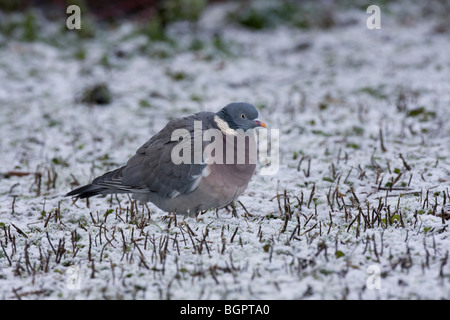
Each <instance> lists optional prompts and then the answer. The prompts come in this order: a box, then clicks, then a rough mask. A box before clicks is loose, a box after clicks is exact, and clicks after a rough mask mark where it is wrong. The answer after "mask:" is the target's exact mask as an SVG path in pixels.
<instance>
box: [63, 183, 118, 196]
mask: <svg viewBox="0 0 450 320" xmlns="http://www.w3.org/2000/svg"><path fill="white" fill-rule="evenodd" d="M106 193H111V190H109V189H108V188H105V187H104V186H99V185H96V184H92V183H91V184H88V185H85V186H82V187H80V188H77V189H75V190H72V191H70V192H68V193H67V194H66V197H69V196H73V197H75V196H76V197H78V198H81V199H84V198H89V197H92V196H96V195H98V194H106Z"/></svg>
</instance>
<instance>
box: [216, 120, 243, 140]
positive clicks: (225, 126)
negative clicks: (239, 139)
mask: <svg viewBox="0 0 450 320" xmlns="http://www.w3.org/2000/svg"><path fill="white" fill-rule="evenodd" d="M214 121H215V122H216V123H217V126H218V127H219V129H220V131H222V132H223V133H224V134H231V135H233V136H235V135H237V134H238V133H237V131H236V130H234V129H231V128H230V126H229V125H228V123H227V122H226V121H224V120H222V119H220V118H219V117H218V116H214Z"/></svg>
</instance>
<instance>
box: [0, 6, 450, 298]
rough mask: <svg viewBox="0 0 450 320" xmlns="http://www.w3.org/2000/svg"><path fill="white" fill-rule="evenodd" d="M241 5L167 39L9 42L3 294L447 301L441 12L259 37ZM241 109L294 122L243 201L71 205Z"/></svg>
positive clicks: (49, 37)
mask: <svg viewBox="0 0 450 320" xmlns="http://www.w3.org/2000/svg"><path fill="white" fill-rule="evenodd" d="M232 9H233V7H232V6H230V5H229V4H227V5H219V6H218V5H215V6H210V7H208V8H207V10H206V11H205V12H204V14H203V16H202V18H201V19H200V21H199V22H198V23H197V25H196V26H195V28H193V27H192V25H189V24H185V23H178V24H174V25H172V26H171V27H170V29H169V30H168V36H169V40H167V39H166V40H164V41H149V38H148V37H147V36H146V35H145V34H143V33H142V32H137V31H136V29H137V28H136V26H134V25H131V24H129V23H124V24H122V25H120V26H117V27H115V28H114V29H110V30H109V29H104V30H99V31H97V34H96V36H95V37H94V38H87V39H85V38H79V37H77V36H74V33H69V32H66V33H65V35H64V37H65V38H66V39H65V40H60V38H61V37H62V36H61V35H60V36H59V37H60V38H58V37H56V36H54V33H55V32H60V30H61V26H60V25H58V22H53V23H50V22H46V23H45V28H44V30H42V31H40V32H42V34H41V33H39V34H38V39H37V40H36V39H35V40H34V41H31V42H27V41H24V40H23V39H21V38H20V29H18V31H17V32H16V34H15V36H16V38H14V37H13V39H14V40H11V39H9V38H6V36H5V35H2V36H0V40H1V41H0V43H1V44H0V52H1V54H0V83H1V85H0V105H1V107H0V136H1V139H0V153H1V155H0V157H1V162H0V173H1V176H0V179H1V184H0V245H1V250H0V298H1V299H43V298H44V299H45V298H46V299H62V298H63V299H104V298H112V299H302V298H309V299H342V298H344V299H345V298H346V299H449V298H450V261H448V260H449V258H448V255H449V248H450V237H449V232H450V231H449V217H450V207H449V204H450V195H449V184H450V148H449V146H450V125H449V123H450V82H449V77H448V75H449V72H450V56H449V55H448V52H450V42H449V41H448V33H446V32H440V31H441V29H442V28H443V27H442V26H441V25H439V23H438V22H439V21H438V16H434V15H430V14H429V15H427V16H426V17H427V19H421V15H422V13H423V12H422V11H421V10H423V8H421V7H419V6H407V7H402V6H400V5H398V6H396V7H394V6H391V7H389V8H388V9H389V10H387V9H386V14H384V13H383V15H382V25H381V27H382V28H381V30H368V29H367V28H366V24H365V22H366V19H367V17H368V15H367V14H366V12H365V9H364V8H361V7H357V8H346V9H345V10H342V11H339V12H335V13H334V25H333V26H332V27H331V28H321V27H311V28H298V27H294V26H290V25H282V24H281V25H277V26H276V27H273V28H263V29H261V30H257V31H255V30H253V29H251V28H246V27H243V26H242V25H239V24H238V23H232V22H230V21H229V16H227V15H226V14H224V12H225V11H226V10H232ZM382 10H384V8H382ZM383 12H384V11H383ZM227 17H228V18H227ZM408 17H409V18H408ZM12 18H14V19H16V20H17V21H21V20H20V19H22V16H21V15H19V16H14V17H12ZM38 21H39V20H38ZM444 27H445V26H444ZM447 27H448V26H447ZM447 30H448V29H447ZM74 32H76V31H74ZM39 37H42V38H39ZM232 101H247V102H250V103H252V104H254V105H255V106H257V107H258V109H259V110H260V119H261V120H263V121H265V122H266V123H267V124H268V126H269V129H270V128H277V129H280V167H279V170H278V172H277V174H275V175H272V176H263V175H261V174H260V170H261V166H262V165H261V166H259V168H258V169H257V172H256V174H255V176H254V177H253V179H252V181H251V183H250V185H249V187H248V189H247V190H246V192H245V194H244V195H243V196H242V197H240V198H239V201H240V202H239V203H236V206H235V208H231V207H230V208H226V209H220V210H218V211H214V210H213V211H209V212H206V213H204V214H201V215H199V216H197V217H183V216H176V217H175V216H173V215H169V214H166V213H164V212H162V211H160V210H158V209H157V208H155V207H154V206H153V205H152V204H151V203H149V204H148V205H145V206H143V205H141V204H139V203H135V202H132V201H130V199H129V198H128V197H127V196H125V195H122V196H118V197H114V196H113V197H103V198H102V197H95V198H91V199H89V201H81V200H78V201H75V202H74V201H73V199H70V198H65V197H64V194H65V193H66V192H68V191H69V190H71V189H72V188H73V187H75V186H77V185H79V184H86V183H88V182H90V180H91V179H92V178H94V177H95V176H97V175H99V174H101V173H103V172H105V171H107V170H109V169H114V168H116V167H118V166H120V165H122V164H123V163H124V162H125V161H126V160H127V159H128V157H130V156H131V155H133V154H134V152H135V151H136V149H137V148H138V147H140V146H141V145H142V144H143V143H144V142H145V141H146V140H147V139H148V138H150V137H151V136H152V135H153V134H155V133H156V132H157V131H158V130H160V129H161V128H162V127H163V125H164V124H165V123H166V122H167V121H168V120H170V119H172V118H174V117H179V116H184V115H187V114H190V113H193V112H197V111H199V110H209V111H215V110H218V109H219V108H221V107H222V106H223V105H225V104H227V103H229V102H232Z"/></svg>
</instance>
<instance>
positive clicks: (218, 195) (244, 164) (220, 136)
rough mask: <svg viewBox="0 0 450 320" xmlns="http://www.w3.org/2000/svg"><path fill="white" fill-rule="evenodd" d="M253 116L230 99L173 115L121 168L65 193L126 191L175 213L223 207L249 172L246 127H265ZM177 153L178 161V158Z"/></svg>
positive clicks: (251, 155)
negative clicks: (220, 104) (216, 107)
mask: <svg viewBox="0 0 450 320" xmlns="http://www.w3.org/2000/svg"><path fill="white" fill-rule="evenodd" d="M257 117H258V111H257V110H256V108H255V107H254V106H253V105H251V104H249V103H244V102H235V103H230V104H228V105H227V106H225V107H223V108H222V109H221V110H220V111H219V112H217V113H213V112H199V113H196V114H193V115H190V116H187V117H183V118H178V119H174V120H172V121H170V122H169V123H167V125H166V126H165V127H164V128H163V129H162V130H161V131H160V132H158V133H157V134H156V135H155V136H153V137H152V138H150V140H148V141H147V142H146V143H145V144H144V145H142V146H141V147H140V148H139V149H138V150H137V152H136V154H135V155H134V156H132V157H131V158H130V159H129V160H128V162H127V164H126V165H125V166H123V167H121V168H118V169H116V170H113V171H110V172H107V173H105V174H103V175H102V176H99V177H97V178H95V179H94V180H93V181H92V183H90V184H88V185H85V186H83V187H80V188H77V189H75V190H72V191H70V192H69V193H67V194H66V196H77V197H79V198H88V197H91V196H95V195H98V194H111V193H130V194H132V197H133V198H134V199H137V200H139V201H141V202H149V201H150V202H152V203H154V204H155V205H156V206H157V207H159V208H160V209H162V210H164V211H167V212H176V213H180V214H187V213H195V212H198V211H202V210H208V209H211V208H220V207H224V206H227V205H229V204H230V203H232V202H233V201H235V200H236V199H237V198H238V197H239V196H240V195H241V194H242V193H243V192H244V190H245V189H246V188H247V185H248V183H249V181H250V179H251V177H252V175H253V173H254V170H255V167H256V141H255V135H254V132H253V130H252V129H254V128H257V127H264V128H265V127H266V124H265V123H264V122H261V121H259V120H258V119H257ZM176 134H177V135H176ZM212 137H213V138H212ZM240 137H244V139H240ZM180 138H182V142H180ZM199 141H200V142H199ZM239 141H240V142H241V143H239ZM242 141H244V142H243V143H242ZM230 142H231V143H230ZM196 151H200V153H197V154H196ZM189 152H190V153H191V154H190V155H189V154H188V153H189ZM181 154H182V156H181V159H184V161H180V155H181ZM211 160H213V161H211Z"/></svg>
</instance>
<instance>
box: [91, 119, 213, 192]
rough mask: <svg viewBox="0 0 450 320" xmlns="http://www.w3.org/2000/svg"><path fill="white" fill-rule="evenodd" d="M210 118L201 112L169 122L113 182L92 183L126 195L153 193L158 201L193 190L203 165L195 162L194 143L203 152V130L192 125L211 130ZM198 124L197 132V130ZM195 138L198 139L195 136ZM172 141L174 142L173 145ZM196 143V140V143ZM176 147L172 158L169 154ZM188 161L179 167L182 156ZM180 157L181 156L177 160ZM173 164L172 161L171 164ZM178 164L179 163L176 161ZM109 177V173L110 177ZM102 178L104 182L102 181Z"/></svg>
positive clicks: (115, 175) (200, 177) (198, 180)
mask: <svg viewBox="0 0 450 320" xmlns="http://www.w3.org/2000/svg"><path fill="white" fill-rule="evenodd" d="M212 117H213V114H212V113H209V112H201V113H197V114H194V115H192V116H188V117H184V118H181V119H175V120H172V121H170V122H169V123H168V124H167V125H166V126H165V127H164V128H163V129H162V130H161V131H160V132H159V133H157V134H156V135H155V136H153V137H152V138H151V139H150V140H148V141H147V142H146V143H145V144H144V145H142V146H141V147H140V148H139V149H138V150H137V152H136V154H135V155H134V156H133V157H131V158H130V159H129V160H128V162H127V164H126V166H124V167H122V168H120V169H117V170H116V171H113V172H112V173H114V172H115V174H114V179H108V178H106V177H105V178H103V176H102V177H99V178H97V179H98V180H97V181H95V180H94V181H93V183H96V184H100V185H102V186H108V187H113V188H117V189H119V190H123V191H125V192H136V193H139V192H155V193H158V194H159V195H160V196H161V197H168V198H173V197H176V196H178V195H180V194H185V193H189V192H191V191H193V190H195V189H196V188H197V186H198V184H199V183H200V181H201V179H202V172H203V170H204V169H205V168H206V166H207V165H206V163H203V162H202V159H201V158H200V161H194V160H199V159H194V156H193V154H194V150H195V149H194V141H195V144H196V146H197V143H198V142H200V146H201V150H203V143H202V134H203V131H202V130H199V129H197V130H194V127H195V126H194V123H195V121H201V124H202V128H203V129H205V128H206V129H207V128H209V127H210V125H211V124H210V122H211V121H213V120H212V119H213V118H212ZM198 125H199V124H197V128H198ZM195 135H197V137H196V136H195ZM172 139H174V141H172ZM196 139H197V140H196ZM175 146H177V148H176V149H175V150H177V151H180V150H181V149H182V151H181V152H176V153H175V154H174V156H175V157H177V159H174V158H173V157H172V150H173V148H174V147H175ZM185 152H189V153H191V154H190V155H189V157H184V159H185V160H186V159H188V158H189V160H190V161H185V162H182V163H178V164H177V162H179V160H180V159H181V158H183V157H182V156H186V155H185V154H184V153H185ZM180 154H182V156H180ZM174 160H175V161H174ZM177 160H178V161H177ZM110 174H111V173H110ZM102 178H103V179H102Z"/></svg>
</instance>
